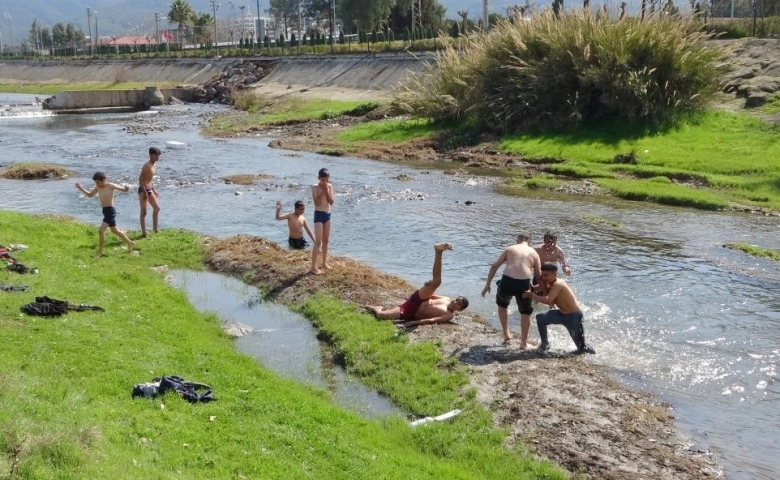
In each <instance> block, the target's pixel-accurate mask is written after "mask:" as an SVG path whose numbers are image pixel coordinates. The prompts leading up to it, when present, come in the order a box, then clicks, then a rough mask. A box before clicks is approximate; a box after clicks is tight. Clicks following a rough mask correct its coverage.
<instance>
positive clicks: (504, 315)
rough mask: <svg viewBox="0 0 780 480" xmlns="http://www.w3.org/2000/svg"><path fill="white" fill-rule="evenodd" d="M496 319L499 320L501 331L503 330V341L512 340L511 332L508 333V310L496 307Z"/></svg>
mask: <svg viewBox="0 0 780 480" xmlns="http://www.w3.org/2000/svg"><path fill="white" fill-rule="evenodd" d="M498 319H499V320H500V321H501V331H502V332H504V343H509V341H510V340H512V334H511V333H509V310H507V309H506V308H504V307H498Z"/></svg>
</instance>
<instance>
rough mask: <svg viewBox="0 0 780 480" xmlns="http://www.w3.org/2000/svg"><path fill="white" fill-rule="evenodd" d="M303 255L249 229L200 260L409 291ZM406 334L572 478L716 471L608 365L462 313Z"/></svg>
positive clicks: (306, 288) (281, 297) (365, 293)
mask: <svg viewBox="0 0 780 480" xmlns="http://www.w3.org/2000/svg"><path fill="white" fill-rule="evenodd" d="M308 262H309V257H308V255H307V254H306V253H304V252H299V251H289V250H284V249H282V248H280V247H279V246H278V245H276V244H274V243H271V242H268V241H265V240H262V239H260V238H257V237H251V236H238V237H231V238H228V239H224V240H219V241H215V242H214V243H213V244H212V245H211V248H210V251H209V254H208V259H207V263H208V264H209V265H210V267H211V268H213V269H214V270H216V271H219V272H223V273H226V274H229V275H233V276H235V277H237V278H240V279H242V280H244V281H248V282H250V283H252V284H254V285H257V286H260V287H262V288H263V289H265V290H267V291H269V292H270V294H271V296H272V297H273V298H274V299H275V300H276V301H280V302H299V301H301V300H303V299H305V298H306V297H308V296H309V295H311V294H313V293H315V292H317V291H327V292H330V293H332V294H334V295H336V296H337V297H339V298H341V299H342V300H344V301H347V302H353V303H355V304H356V305H372V304H373V305H376V304H385V305H387V304H393V303H395V302H399V303H400V302H401V301H403V299H404V298H405V296H406V295H408V293H409V292H411V291H413V290H414V287H413V286H412V285H410V284H408V283H407V282H405V281H404V280H402V279H400V278H398V277H395V276H392V275H387V274H384V273H381V272H378V271H376V270H374V269H372V268H371V267H368V266H366V265H363V264H360V263H358V262H355V261H353V260H350V259H348V258H345V257H335V258H333V263H332V265H333V266H334V269H333V270H331V271H329V272H327V273H326V274H324V275H319V276H314V275H308V274H307V273H306V272H307V270H308V266H309V263H308ZM247 279H248V280H247ZM356 308H358V307H356ZM369 321H370V320H369ZM409 336H410V338H411V340H412V341H436V342H437V343H438V344H440V345H441V347H440V349H441V352H442V354H443V355H444V356H446V357H454V358H457V359H458V360H459V361H460V362H461V363H462V364H463V365H465V366H466V367H467V368H468V369H469V371H470V381H471V385H472V386H473V387H474V389H475V390H476V391H477V392H478V393H477V398H478V400H479V401H480V402H481V403H482V404H484V405H485V406H486V407H487V408H489V409H491V410H492V411H493V412H494V419H495V423H496V425H499V426H502V427H507V429H508V430H509V432H510V433H509V436H508V437H507V439H506V441H507V444H508V445H511V446H515V445H520V444H522V445H527V446H528V447H529V448H530V449H531V450H532V452H533V453H534V454H536V455H539V456H541V457H546V458H549V459H551V460H552V461H554V462H556V463H558V464H560V465H562V466H563V467H564V468H566V469H568V470H569V471H570V472H572V473H573V474H575V478H580V479H614V480H618V479H619V480H634V479H636V480H639V479H656V480H689V479H690V480H693V479H702V478H717V477H718V476H719V475H720V474H719V469H718V468H717V466H716V465H715V464H714V462H713V459H712V458H711V457H710V456H709V455H708V454H707V453H706V452H702V451H699V450H698V449H696V448H695V447H693V446H692V442H690V441H689V440H688V439H685V438H683V437H682V436H681V435H680V434H679V432H678V431H677V429H676V428H675V425H674V419H673V415H672V411H671V408H670V407H669V405H666V404H663V403H661V402H658V401H657V400H655V399H654V398H653V397H651V396H650V395H646V394H643V393H639V392H632V391H630V390H628V389H626V388H624V387H622V386H621V385H619V384H618V383H617V382H615V381H614V380H612V379H611V378H610V372H609V370H608V369H606V368H605V367H602V366H600V365H597V364H595V363H592V362H591V361H589V360H588V359H586V358H584V357H580V356H576V355H572V354H568V353H565V352H561V351H558V352H555V353H552V354H548V355H546V356H542V355H539V354H537V353H535V352H527V351H521V350H519V348H518V347H517V346H516V345H514V346H511V347H504V346H500V343H501V334H500V333H499V332H498V331H496V330H495V329H493V328H492V327H490V326H488V325H485V324H484V323H482V322H480V321H479V319H475V318H472V317H470V316H467V315H459V316H457V317H456V319H455V321H453V322H452V323H450V324H444V325H433V326H424V327H419V328H417V329H415V330H413V331H411V332H409Z"/></svg>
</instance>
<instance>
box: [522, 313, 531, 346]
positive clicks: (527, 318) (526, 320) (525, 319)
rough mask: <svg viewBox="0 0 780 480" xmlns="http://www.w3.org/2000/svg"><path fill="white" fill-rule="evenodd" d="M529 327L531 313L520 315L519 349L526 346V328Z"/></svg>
mask: <svg viewBox="0 0 780 480" xmlns="http://www.w3.org/2000/svg"><path fill="white" fill-rule="evenodd" d="M530 327H531V315H523V314H521V315H520V349H521V350H525V349H526V347H527V346H528V330H529V329H530Z"/></svg>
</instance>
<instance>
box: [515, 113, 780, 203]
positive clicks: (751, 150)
mask: <svg viewBox="0 0 780 480" xmlns="http://www.w3.org/2000/svg"><path fill="white" fill-rule="evenodd" d="M777 132H778V127H777V126H774V125H767V124H765V123H763V122H761V121H760V120H757V119H754V118H751V117H749V116H748V115H745V114H732V113H724V112H707V113H705V114H703V115H701V116H699V117H697V118H693V119H690V120H687V121H685V122H683V123H682V124H681V125H679V126H678V127H675V128H671V129H668V130H665V131H661V132H647V131H643V130H639V129H636V128H634V127H631V126H628V125H616V124H607V125H601V126H599V127H594V128H582V129H580V130H578V131H576V132H574V133H565V134H554V133H546V134H525V135H515V136H508V137H506V138H504V139H503V141H502V147H503V148H504V149H505V150H507V151H511V152H515V153H520V154H522V155H524V156H527V157H530V158H558V159H565V161H564V162H563V163H560V164H555V165H551V166H550V171H552V172H553V173H558V174H562V175H567V176H571V177H577V178H591V179H594V180H595V181H596V182H597V183H601V184H602V185H604V186H606V187H608V188H610V189H612V190H613V191H614V193H615V194H617V195H618V196H626V197H628V198H633V197H636V196H641V195H642V194H647V195H648V196H650V197H654V198H650V199H652V200H658V199H659V198H661V199H667V200H668V201H661V203H676V202H675V199H677V200H679V203H681V204H692V205H693V206H700V207H703V208H708V207H712V208H717V207H719V206H725V205H726V204H727V202H729V201H732V202H738V203H748V204H752V205H757V206H762V207H768V208H772V209H776V210H777V209H780V194H778V183H777V182H778V181H777V178H778V174H780V163H778V162H777V161H776V159H777V157H778V155H779V154H780V141H779V140H778V136H777ZM632 151H633V152H635V154H636V156H637V158H638V163H636V164H618V163H612V159H613V158H614V157H615V155H617V154H627V153H630V152H632ZM659 177H666V180H678V181H680V182H683V183H684V182H690V181H693V182H696V183H698V184H700V185H704V188H691V187H689V186H686V185H684V184H673V185H671V184H670V182H668V181H664V179H663V178H659ZM648 178H654V180H655V181H654V182H651V181H648V180H645V179H648ZM627 179H634V180H633V181H626V180H627ZM637 179H638V180H637ZM664 183H666V185H664ZM664 195H665V196H664Z"/></svg>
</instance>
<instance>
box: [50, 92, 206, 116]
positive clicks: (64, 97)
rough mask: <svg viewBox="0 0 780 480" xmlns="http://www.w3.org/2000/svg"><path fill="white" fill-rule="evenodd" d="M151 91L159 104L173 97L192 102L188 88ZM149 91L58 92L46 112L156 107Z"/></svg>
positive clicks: (167, 101)
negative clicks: (156, 96) (157, 96)
mask: <svg viewBox="0 0 780 480" xmlns="http://www.w3.org/2000/svg"><path fill="white" fill-rule="evenodd" d="M151 90H153V93H154V91H156V92H158V93H159V94H160V95H161V97H160V104H167V103H170V102H171V98H172V97H175V98H177V99H179V100H181V101H184V102H189V101H193V100H194V99H193V98H192V96H193V95H192V90H191V89H189V88H160V89H156V88H154V87H152V88H151ZM149 94H150V92H149V89H136V90H80V91H78V90H76V91H74V90H71V91H67V92H59V93H57V94H55V95H53V96H52V97H51V98H48V99H46V102H45V103H46V104H45V106H44V108H45V109H47V110H59V111H86V110H91V109H122V108H130V109H137V110H141V109H144V108H146V107H148V106H150V105H156V104H157V103H154V98H152V99H150V98H149Z"/></svg>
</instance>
